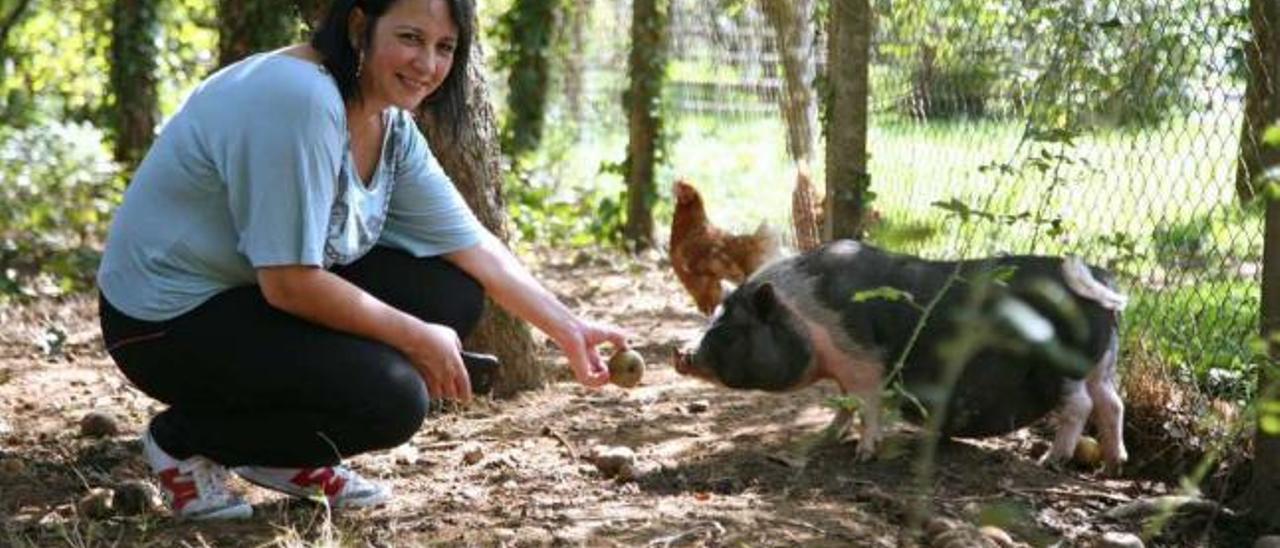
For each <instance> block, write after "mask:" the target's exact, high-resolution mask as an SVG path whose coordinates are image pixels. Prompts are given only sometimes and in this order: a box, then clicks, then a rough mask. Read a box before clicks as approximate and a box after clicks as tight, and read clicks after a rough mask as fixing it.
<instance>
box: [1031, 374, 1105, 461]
mask: <svg viewBox="0 0 1280 548" xmlns="http://www.w3.org/2000/svg"><path fill="white" fill-rule="evenodd" d="M1091 412H1093V398H1091V397H1090V396H1089V389H1088V388H1087V387H1086V386H1085V381H1077V380H1067V381H1064V383H1063V388H1062V399H1061V402H1060V403H1059V404H1058V409H1057V415H1058V416H1057V419H1058V429H1057V433H1056V434H1055V435H1054V437H1053V446H1052V447H1050V448H1049V452H1048V453H1045V455H1044V457H1042V458H1041V459H1040V463H1041V464H1046V465H1056V464H1059V463H1062V462H1065V461H1067V460H1069V459H1071V456H1072V455H1074V454H1075V451H1076V444H1077V443H1079V442H1080V435H1081V434H1082V433H1083V432H1084V426H1085V423H1086V422H1087V421H1088V420H1089V414H1090V413H1091Z"/></svg>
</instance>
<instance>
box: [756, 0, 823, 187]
mask: <svg viewBox="0 0 1280 548" xmlns="http://www.w3.org/2000/svg"><path fill="white" fill-rule="evenodd" d="M761 4H763V7H764V10H763V11H764V14H765V17H766V18H767V19H768V20H769V25H770V26H771V27H773V34H774V36H775V37H776V39H777V44H778V53H779V54H780V56H781V59H782V74H783V79H784V81H783V94H782V97H781V98H780V100H779V104H778V106H779V107H780V109H781V110H782V118H783V120H784V121H785V122H786V124H787V152H788V153H789V154H790V155H791V159H792V160H795V162H796V163H797V164H799V163H809V162H810V161H811V160H812V159H813V150H814V128H816V127H817V126H818V107H817V102H816V101H815V100H814V93H813V79H814V74H815V72H816V70H817V69H816V63H815V61H814V51H813V35H814V33H813V0H762V1H761Z"/></svg>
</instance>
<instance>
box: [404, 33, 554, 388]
mask: <svg viewBox="0 0 1280 548" xmlns="http://www.w3.org/2000/svg"><path fill="white" fill-rule="evenodd" d="M466 116H467V119H466V122H465V123H463V124H462V125H461V127H460V128H459V132H458V135H457V137H456V138H455V137H454V135H453V133H452V132H450V131H449V130H448V129H447V128H445V127H443V126H442V124H439V123H436V122H435V121H434V120H433V119H432V116H431V114H430V111H429V110H428V109H422V111H421V112H420V122H419V123H418V127H419V129H421V130H422V132H423V133H424V134H425V135H426V136H427V140H428V141H430V143H431V149H432V151H433V152H434V153H435V155H436V157H437V158H438V159H439V160H440V165H441V166H443V167H444V170H445V172H446V173H448V174H449V177H450V178H451V179H453V184H454V185H455V186H457V187H458V191H459V192H461V193H462V195H463V197H465V198H466V200H467V204H468V205H470V206H471V210H472V211H474V212H475V214H476V217H477V218H479V219H480V222H481V223H482V224H484V226H485V227H487V228H488V229H489V230H490V231H492V232H493V233H494V234H495V235H496V236H497V237H498V238H499V239H501V240H502V241H504V242H505V241H508V240H509V238H510V231H509V230H508V228H507V216H506V204H505V203H504V200H503V198H502V173H501V169H500V166H499V163H498V160H499V151H498V126H497V122H496V117H495V116H494V113H493V106H492V105H491V104H490V103H489V96H488V92H487V91H486V89H485V80H484V55H483V52H482V49H481V47H480V44H479V43H478V42H476V43H475V46H474V47H473V49H472V51H471V63H470V70H469V71H468V73H467V114H466ZM466 345H467V347H468V348H472V349H475V350H479V351H482V352H489V353H492V354H495V355H497V356H498V359H499V360H501V361H502V367H501V368H500V369H499V370H498V378H497V380H496V382H495V384H494V389H493V390H494V394H495V395H497V396H508V395H511V394H513V393H515V392H518V391H521V390H527V389H531V388H538V387H540V386H542V385H543V384H544V383H545V382H546V378H547V374H546V369H545V368H544V367H543V366H542V364H540V363H539V362H538V360H537V348H536V346H535V345H534V343H533V337H532V336H531V335H530V333H529V327H528V326H527V325H526V324H525V323H523V322H521V321H520V320H518V319H516V318H515V317H513V316H511V315H510V314H508V313H507V312H506V311H505V310H502V309H501V308H498V307H497V306H495V305H494V304H493V302H492V301H490V302H489V303H488V305H487V306H486V307H485V313H484V316H483V317H482V318H481V320H480V325H479V326H478V327H477V328H476V331H475V333H472V334H471V337H470V338H469V339H468V340H467V341H466Z"/></svg>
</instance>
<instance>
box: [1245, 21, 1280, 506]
mask: <svg viewBox="0 0 1280 548" xmlns="http://www.w3.org/2000/svg"><path fill="white" fill-rule="evenodd" d="M1249 12H1250V18H1251V21H1252V26H1253V35H1254V42H1253V47H1257V48H1258V50H1257V52H1251V53H1250V55H1255V56H1257V59H1251V60H1250V67H1249V68H1250V75H1249V76H1250V78H1249V87H1250V89H1251V90H1252V91H1254V92H1255V93H1256V95H1255V94H1254V93H1251V94H1250V96H1251V98H1252V100H1253V101H1254V103H1253V104H1251V105H1249V106H1250V107H1252V108H1254V109H1256V112H1251V113H1248V114H1247V115H1246V120H1245V124H1246V126H1245V131H1247V132H1248V134H1249V136H1250V137H1252V139H1251V141H1250V142H1251V143H1252V146H1253V147H1254V148H1253V150H1252V152H1251V153H1252V154H1255V155H1256V166H1257V168H1256V169H1254V170H1251V171H1248V172H1247V173H1246V174H1247V175H1249V176H1250V177H1253V178H1257V177H1259V176H1260V175H1261V174H1262V173H1264V172H1266V171H1268V170H1272V169H1280V145H1270V146H1269V145H1266V144H1264V143H1262V139H1261V137H1262V134H1263V132H1264V131H1265V129H1266V128H1267V127H1269V126H1271V125H1272V124H1275V123H1277V121H1280V93H1277V89H1276V87H1277V82H1280V45H1277V44H1276V40H1280V33H1278V32H1277V29H1280V2H1276V1H1275V0H1252V1H1251V2H1250V8H1249ZM1264 44H1265V45H1264ZM1255 71H1256V72H1255ZM1255 85H1257V86H1258V87H1260V88H1262V89H1264V90H1265V91H1261V92H1259V91H1257V90H1256V89H1254V87H1255ZM1251 122H1252V123H1251ZM1240 145H1241V147H1242V149H1244V148H1245V147H1246V141H1245V140H1244V139H1241V142H1240ZM1246 159H1248V156H1246V157H1244V158H1242V162H1241V163H1242V164H1243V163H1245V162H1244V160H1246ZM1253 178H1251V179H1247V180H1246V181H1245V182H1246V183H1247V184H1248V189H1249V191H1250V192H1251V193H1253V192H1256V190H1255V189H1257V188H1258V187H1257V186H1255V185H1256V180H1255V179H1253ZM1264 195H1266V194H1264ZM1251 196H1252V194H1251ZM1242 198H1243V196H1242ZM1265 222H1266V225H1265V226H1266V228H1265V229H1264V236H1263V238H1264V239H1263V248H1262V318H1261V322H1260V323H1261V324H1262V336H1263V337H1264V339H1265V340H1267V341H1268V344H1267V350H1268V356H1269V359H1268V360H1265V361H1264V362H1263V365H1262V367H1260V368H1259V370H1258V391H1257V393H1258V397H1259V402H1260V403H1262V404H1263V405H1265V404H1266V402H1271V403H1272V405H1274V404H1275V402H1278V401H1280V342H1277V340H1276V339H1277V337H1280V200H1277V199H1269V200H1268V201H1267V211H1266V221H1265ZM1264 413H1265V408H1264ZM1254 448H1255V450H1254V456H1253V478H1252V481H1251V484H1250V489H1249V493H1250V498H1251V499H1252V504H1251V513H1252V515H1253V517H1254V518H1255V520H1257V521H1259V522H1261V523H1263V524H1265V525H1266V526H1267V528H1269V529H1272V530H1275V529H1280V432H1266V431H1265V430H1264V429H1263V428H1262V422H1261V421H1259V424H1258V428H1257V430H1256V438H1255V443H1254Z"/></svg>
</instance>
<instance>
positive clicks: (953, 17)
mask: <svg viewBox="0 0 1280 548" xmlns="http://www.w3.org/2000/svg"><path fill="white" fill-rule="evenodd" d="M577 6H578V8H577V9H578V11H579V13H578V15H577V16H575V17H576V19H574V20H572V21H566V22H565V24H564V25H563V26H564V27H565V29H566V32H567V33H570V34H572V35H574V36H575V38H574V39H573V40H571V43H572V44H574V46H573V47H571V48H568V49H566V50H565V54H564V55H562V56H561V60H560V63H559V65H560V66H563V67H567V68H566V69H563V70H561V71H560V74H561V75H562V77H561V78H560V79H559V80H558V82H559V83H558V85H557V87H558V92H557V93H554V94H553V97H555V98H556V99H555V100H553V103H552V104H551V105H549V110H548V112H549V116H550V119H551V122H550V123H549V126H553V127H558V128H559V130H558V131H560V132H561V133H564V134H567V135H571V137H570V138H569V140H570V141H572V142H573V143H575V146H574V147H573V148H572V150H573V151H574V152H572V153H565V155H562V156H560V157H558V158H557V160H559V161H560V162H559V163H560V164H561V165H565V166H577V168H576V169H578V170H580V172H581V173H582V174H583V175H582V177H583V178H584V179H592V174H593V173H594V172H595V171H597V170H598V169H599V165H600V164H601V163H604V162H610V161H619V160H621V159H622V158H621V155H622V154H623V151H625V139H626V119H625V114H624V111H623V108H622V106H621V96H622V93H623V91H624V90H625V88H626V85H627V84H626V78H627V72H626V60H627V47H628V42H629V41H628V39H627V37H628V36H629V26H630V21H629V19H630V13H631V7H630V5H629V2H626V1H622V0H593V1H589V2H579V3H577ZM668 9H669V14H670V27H669V36H670V42H669V44H670V59H669V66H668V71H667V81H666V82H665V84H664V99H663V120H664V124H665V130H664V131H666V133H667V135H668V139H669V141H668V142H669V150H668V153H667V155H666V156H665V162H664V165H663V166H661V167H660V170H659V187H660V188H663V187H664V185H665V183H666V182H669V181H670V180H672V179H673V178H674V177H676V176H678V175H679V176H688V177H690V178H691V179H693V180H694V181H695V182H696V183H699V186H700V188H701V189H702V190H703V194H704V197H705V198H706V201H707V204H708V208H709V209H710V212H711V215H712V217H713V219H717V220H722V221H723V222H724V223H725V224H727V225H730V226H734V225H735V224H736V228H743V227H747V226H751V225H754V223H756V222H758V221H759V220H761V219H766V220H769V221H771V222H774V223H777V224H779V225H782V226H789V225H790V222H789V218H788V217H789V212H790V192H791V188H792V181H793V173H794V172H793V167H792V164H791V160H790V159H789V157H788V155H787V148H786V142H785V141H786V137H785V134H786V130H785V125H784V122H783V119H782V117H781V116H780V114H779V101H780V100H782V98H783V97H785V94H786V89H785V87H786V83H785V79H783V78H782V76H781V73H782V68H781V67H780V59H781V56H780V55H779V52H778V47H777V44H778V40H777V37H776V36H775V35H774V32H773V30H772V28H771V26H770V25H769V24H768V21H767V20H766V17H765V16H764V15H763V13H762V11H761V10H760V9H759V8H758V7H757V5H756V4H755V3H754V2H729V3H726V2H717V1H714V0H671V2H670V5H669V8H668ZM872 9H873V11H874V12H875V19H874V25H873V42H872V48H871V52H870V59H871V67H870V84H871V96H870V98H869V102H870V103H869V104H870V111H871V119H870V122H869V139H868V140H869V149H870V150H869V153H870V166H869V171H870V173H871V177H872V183H871V190H872V192H874V194H875V198H874V201H873V203H872V207H874V208H875V209H876V210H877V211H878V213H879V221H878V222H877V223H876V224H875V225H874V226H873V227H872V228H871V230H870V233H869V235H868V238H869V239H870V240H872V241H874V242H876V243H878V244H880V245H882V246H884V247H887V248H890V249H894V250H897V251H902V252H907V253H914V254H920V255H924V256H927V257H934V258H956V257H958V256H961V255H964V256H979V255H989V254H993V253H1073V254H1080V255H1083V256H1085V257H1087V258H1088V259H1089V260H1091V261H1092V262H1094V263H1096V264H1099V265H1103V266H1106V267H1108V268H1109V269H1111V270H1112V271H1114V272H1116V273H1117V274H1118V275H1119V277H1120V279H1121V280H1122V283H1123V285H1124V286H1125V287H1126V289H1127V290H1128V292H1129V293H1130V294H1131V296H1132V297H1133V300H1132V302H1131V305H1130V309H1129V313H1128V314H1127V318H1126V326H1127V329H1126V330H1127V340H1128V341H1130V343H1134V344H1130V346H1133V347H1134V348H1139V347H1140V348H1142V349H1143V351H1144V352H1146V353H1149V354H1150V356H1151V357H1154V358H1156V359H1158V360H1160V361H1161V362H1163V363H1166V364H1167V365H1169V366H1171V368H1172V370H1174V371H1176V372H1178V373H1179V374H1181V375H1184V380H1187V381H1190V382H1194V383H1195V384H1196V385H1198V386H1199V387H1200V388H1202V389H1204V390H1206V391H1209V392H1215V393H1221V394H1224V395H1229V396H1232V397H1240V398H1243V397H1248V396H1249V394H1247V393H1246V392H1245V391H1246V390H1247V386H1248V385H1249V384H1251V383H1250V382H1248V381H1249V380H1250V379H1252V373H1253V370H1254V367H1255V364H1254V358H1253V353H1252V351H1251V349H1250V341H1251V340H1252V337H1253V334H1254V333H1255V332H1256V322H1257V317H1258V307H1259V296H1258V293H1259V291H1258V287H1259V280H1260V278H1259V277H1260V273H1261V266H1260V265H1261V250H1262V216H1261V210H1260V208H1258V207H1257V204H1247V203H1245V202H1244V201H1242V200H1241V199H1240V197H1238V196H1237V158H1238V157H1239V155H1240V151H1239V134H1240V130H1241V123H1242V103H1243V96H1244V91H1245V82H1246V80H1247V74H1246V66H1245V63H1244V62H1243V59H1242V58H1241V51H1242V45H1243V43H1244V41H1245V40H1247V38H1248V25H1247V20H1246V18H1245V15H1244V12H1245V5H1244V3H1243V2H1242V1H1241V0H1096V1H1086V2H1079V1H1065V0H1022V1H1018V2H1013V1H990V0H931V1H922V2H891V1H889V0H874V1H873V2H872ZM814 19H815V20H820V19H821V18H820V17H814ZM810 32H814V33H816V39H815V40H814V47H813V49H812V52H811V55H812V56H813V57H812V62H813V63H815V65H816V66H817V67H818V73H819V74H821V72H822V67H823V66H825V64H826V62H827V61H826V59H825V50H824V47H825V46H824V42H825V41H824V36H823V34H824V33H825V29H824V28H822V27H821V25H811V28H810ZM491 80H493V79H491ZM813 85H815V86H820V85H821V82H814V83H813ZM837 123H838V121H837ZM818 138H819V140H821V137H820V136H818ZM819 146H821V145H819ZM566 150H568V148H566ZM570 156H572V157H570ZM816 158H817V160H818V162H817V165H815V166H814V171H815V174H816V177H815V181H818V182H819V186H821V183H820V182H821V181H822V176H823V171H824V170H823V166H822V165H821V158H822V155H821V154H818V155H817V156H816ZM561 169H574V168H573V167H569V168H561Z"/></svg>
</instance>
